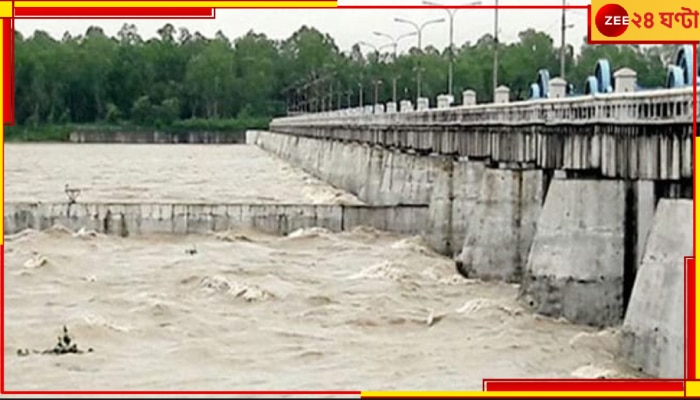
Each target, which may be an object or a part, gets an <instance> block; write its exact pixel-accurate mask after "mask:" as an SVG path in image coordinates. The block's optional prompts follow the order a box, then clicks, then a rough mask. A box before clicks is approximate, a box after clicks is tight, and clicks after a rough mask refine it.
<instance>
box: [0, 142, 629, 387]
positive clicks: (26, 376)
mask: <svg viewBox="0 0 700 400" xmlns="http://www.w3.org/2000/svg"><path fill="white" fill-rule="evenodd" d="M21 147H23V150H21V151H19V150H18V152H19V153H21V152H22V151H24V152H26V153H28V154H29V153H32V151H31V149H32V148H31V146H26V145H24V146H21ZM47 148H48V150H47ZM64 148H68V149H69V150H67V151H69V152H73V153H74V154H78V153H79V150H80V149H86V148H88V147H81V146H73V147H71V146H63V147H61V146H54V147H51V146H43V147H42V146H39V147H37V150H36V151H37V152H39V153H41V152H43V157H38V156H34V158H33V159H32V157H29V156H27V157H24V158H23V157H19V156H17V153H15V154H14V155H13V150H12V146H8V147H7V148H6V153H5V154H6V169H7V170H8V171H15V172H13V173H12V172H11V173H9V176H8V178H7V186H6V188H5V190H6V196H7V198H8V199H11V198H13V197H23V198H25V199H26V198H33V199H34V200H39V199H44V200H46V199H47V198H48V197H50V196H48V195H47V193H49V192H50V190H49V189H47V186H48V185H54V186H55V185H56V184H57V182H56V180H59V181H58V182H60V185H58V186H60V187H62V184H63V180H70V181H71V182H75V184H76V185H77V186H79V185H80V184H84V182H82V181H81V177H85V176H93V177H94V176H99V170H97V171H88V172H85V171H83V172H79V173H78V172H71V171H81V169H80V168H79V166H77V165H74V164H76V163H78V164H79V163H80V162H83V163H90V162H92V163H93V164H91V165H92V167H91V168H100V165H102V164H101V163H100V162H99V161H98V160H97V159H98V158H99V156H100V154H105V153H107V152H115V151H116V152H117V154H114V155H112V157H113V158H115V159H129V160H132V161H131V162H132V164H133V165H131V166H130V168H131V169H133V170H137V169H138V165H139V163H146V164H148V165H150V166H151V167H152V168H144V169H141V174H142V175H140V177H137V175H136V174H128V173H125V174H124V175H125V176H131V178H125V179H126V180H127V181H129V180H130V182H131V183H129V184H137V185H142V187H143V188H144V190H145V191H146V192H149V193H154V194H153V196H154V197H157V195H158V194H159V193H160V194H162V193H164V191H163V190H160V189H158V188H159V187H160V188H165V187H168V186H167V185H166V184H165V183H164V182H172V181H173V180H175V181H176V180H178V175H177V174H178V172H177V171H176V169H175V168H173V167H172V166H165V165H164V166H163V167H162V168H155V167H153V163H154V161H153V160H152V159H146V160H144V159H143V157H139V156H136V155H135V154H136V153H138V154H141V153H139V152H143V151H144V147H136V146H132V147H129V146H121V147H119V146H118V147H114V146H111V145H110V146H102V147H100V146H91V147H89V148H92V149H93V154H92V155H87V156H86V155H83V157H84V158H91V157H92V158H95V160H93V161H85V160H83V161H81V160H80V158H79V157H78V158H77V159H76V158H72V157H64V156H61V154H63V153H64V152H63V151H59V150H60V149H64ZM57 149H58V150H57ZM134 149H135V150H134ZM161 149H162V150H161ZM173 149H182V150H180V151H181V152H182V153H181V154H187V153H188V151H191V152H194V153H196V154H197V156H196V157H201V158H202V164H203V165H205V166H206V165H212V167H211V168H213V164H214V162H213V161H212V160H215V159H216V158H217V157H222V158H223V157H224V155H225V154H226V151H225V150H222V149H226V147H225V146H222V147H217V146H210V147H209V149H211V150H207V149H204V148H198V149H196V150H192V148H189V147H187V146H179V147H177V146H161V147H156V148H151V149H150V151H151V153H153V154H154V157H153V158H157V159H161V160H162V162H163V163H167V160H168V159H169V158H170V157H168V156H166V155H163V154H160V155H158V152H159V151H162V152H164V153H166V154H173ZM52 151H53V152H54V153H53V155H52V153H51V152H52ZM228 151H229V153H228V154H229V156H231V154H235V155H236V156H237V157H239V159H237V160H236V161H230V160H229V161H228V162H229V163H235V164H236V165H239V166H241V168H246V167H248V168H249V169H250V171H261V172H260V174H259V175H258V176H257V179H256V177H255V176H251V177H250V178H249V179H248V185H249V186H250V187H244V185H243V184H242V183H240V182H241V180H240V179H239V180H238V181H237V182H238V183H239V187H238V188H231V187H230V186H229V185H227V184H226V182H222V181H221V180H220V179H221V177H222V176H224V175H226V174H227V171H220V170H217V171H214V170H212V171H211V174H210V175H209V174H207V173H206V171H204V172H202V173H201V175H200V180H201V182H200V183H199V184H198V185H199V187H200V188H199V189H197V190H195V188H194V187H192V188H190V190H193V192H188V191H187V190H185V189H184V188H179V189H177V190H175V189H173V191H171V192H170V197H177V196H178V195H179V196H180V197H179V199H180V200H181V201H188V200H192V198H196V197H198V196H201V195H202V193H205V194H206V193H217V192H219V193H227V192H230V193H235V192H236V191H237V192H238V193H244V194H245V193H247V194H250V196H252V197H254V196H256V195H260V196H262V197H267V198H268V201H269V199H270V198H274V196H275V195H274V193H285V194H287V195H288V196H289V197H295V196H296V198H298V199H304V198H305V196H306V198H308V196H309V193H325V194H324V195H323V196H326V194H327V193H334V194H333V195H332V196H329V197H331V198H332V199H333V201H339V200H338V199H349V200H348V201H356V200H353V198H352V196H351V195H349V194H346V193H340V194H338V193H337V191H336V190H335V189H333V188H330V187H325V186H322V185H321V184H320V183H319V182H317V181H315V180H313V178H310V177H308V176H306V175H305V174H304V173H303V172H301V171H298V170H295V169H293V168H291V167H289V166H288V165H285V164H284V163H281V161H279V160H275V159H272V158H270V157H269V156H267V155H265V154H264V153H263V154H261V153H259V151H258V150H257V149H251V148H247V147H245V146H240V147H238V148H235V149H232V147H228ZM134 152H136V153H134ZM181 157H184V156H181ZM193 157H195V156H193ZM246 157H249V158H247V159H246ZM193 163H194V161H193ZM32 165H34V166H35V168H33V167H32ZM50 165H66V166H67V167H65V168H63V169H59V170H58V171H54V170H53V169H52V168H51V167H50ZM261 165H264V166H265V167H261ZM271 166H276V168H279V170H274V169H272V168H271ZM103 168H105V169H106V170H111V171H112V172H111V173H112V174H117V170H116V169H115V167H114V166H112V165H109V166H108V165H105V166H104V167H103ZM200 168H204V166H200ZM163 169H165V170H166V171H168V172H167V173H164V172H163ZM282 169H285V170H282ZM18 171H24V172H22V173H20V172H18ZM239 173H241V172H240V171H239ZM248 173H249V174H250V173H251V172H248ZM276 173H280V174H288V175H287V176H295V177H298V179H296V178H295V179H287V180H286V181H280V180H279V179H277V178H275V174H276ZM13 174H15V175H14V177H12V176H13ZM33 174H34V175H36V179H37V180H38V181H39V182H43V183H41V184H37V185H35V188H34V189H32V188H31V187H30V185H27V184H23V183H21V182H24V180H28V179H32V176H33ZM72 174H73V175H72ZM182 174H183V175H184V176H189V175H188V174H191V172H185V171H183V172H182ZM230 174H234V172H230ZM117 175H118V174H117ZM20 176H23V177H24V179H20V178H19V177H20ZM83 179H87V178H83ZM266 179H270V180H267V181H266ZM275 179H277V180H275ZM151 180H152V181H154V182H156V181H157V182H161V183H160V184H158V185H154V186H152V187H149V186H148V183H147V182H149V181H151ZM234 180H235V179H234ZM139 182H140V183H139ZM269 182H273V183H274V185H273V186H269V185H267V184H268V183H269ZM309 182H310V183H309ZM159 185H160V186H159ZM309 185H312V187H313V190H311V189H309ZM93 187H95V193H100V196H95V197H98V198H101V199H104V198H106V197H109V186H108V185H107V184H103V185H102V186H100V185H98V184H94V185H93ZM51 193H53V192H51ZM124 193H125V191H124V190H121V191H120V190H118V189H115V192H114V197H116V198H119V197H120V196H124ZM266 193H268V194H266ZM269 193H271V194H269ZM20 194H21V196H19V195H20ZM188 196H190V197H188ZM162 197H163V198H168V196H162ZM283 200H284V199H279V200H278V201H283ZM309 201H310V200H309ZM5 262H6V265H5V321H6V325H5V366H6V370H5V374H6V378H5V379H6V380H5V386H6V389H7V390H37V389H42V390H324V389H326V390H399V389H400V390H481V379H482V378H487V377H489V378H523V377H532V378H555V377H557V378H570V377H586V378H593V377H601V376H604V377H631V376H634V373H633V372H632V371H629V370H627V369H626V368H625V367H624V365H622V364H620V363H619V362H617V361H616V359H615V352H616V346H617V340H618V335H617V333H616V332H615V330H606V331H597V330H593V329H590V328H586V327H581V326H576V325H572V324H570V323H568V322H566V321H562V320H552V319H549V318H544V317H540V316H537V315H534V314H531V313H529V312H528V311H526V310H524V309H523V308H521V307H520V306H519V304H518V303H517V302H516V301H515V298H516V295H517V290H518V289H517V286H514V285H508V284H503V283H484V282H479V281H474V280H466V279H464V278H462V277H461V276H459V275H457V274H456V273H455V268H454V264H453V262H452V261H451V260H450V259H448V258H445V257H443V256H441V255H438V254H436V253H434V252H433V251H432V250H431V249H430V248H429V247H428V246H426V245H425V244H424V243H423V241H422V240H421V239H420V238H418V237H405V236H396V235H392V234H388V233H385V232H378V231H375V230H372V229H368V228H365V229H356V230H354V231H352V232H343V233H331V232H327V231H324V230H321V229H318V228H314V229H306V230H302V231H297V232H294V233H292V234H290V235H289V236H287V237H277V236H270V235H265V234H262V233H260V232H254V231H246V232H243V231H237V232H220V233H211V234H208V235H199V236H187V237H183V236H179V237H173V236H151V237H132V238H118V237H111V236H110V237H107V236H103V235H101V234H98V233H95V232H86V231H84V230H81V231H79V232H71V231H68V230H67V229H65V228H62V227H60V226H56V227H54V228H53V229H51V230H48V231H44V232H36V231H25V232H22V233H20V234H17V235H13V236H6V238H5ZM63 325H67V326H68V328H69V331H70V332H71V334H72V335H73V337H74V339H75V341H76V342H77V344H78V346H79V347H80V348H83V349H87V348H92V349H94V351H93V352H91V353H86V354H80V355H64V356H49V355H40V354H31V355H30V356H26V357H20V356H18V355H17V350H18V349H25V348H26V349H38V350H42V349H46V348H51V347H52V346H53V345H54V344H55V341H56V337H57V336H58V335H59V334H60V333H61V328H62V326H63Z"/></svg>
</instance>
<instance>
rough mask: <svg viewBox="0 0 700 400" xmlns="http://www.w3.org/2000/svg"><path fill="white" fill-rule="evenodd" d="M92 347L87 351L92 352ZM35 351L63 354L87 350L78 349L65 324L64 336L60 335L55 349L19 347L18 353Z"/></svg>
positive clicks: (80, 352)
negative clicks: (40, 349) (42, 349)
mask: <svg viewBox="0 0 700 400" xmlns="http://www.w3.org/2000/svg"><path fill="white" fill-rule="evenodd" d="M92 351H93V350H92V348H88V349H87V352H88V353H92ZM31 353H34V354H56V355H63V354H83V353H85V351H83V350H80V349H78V344H77V343H75V342H74V341H73V339H72V338H71V337H70V335H69V334H68V328H67V327H66V326H65V325H64V326H63V336H59V337H58V342H57V343H56V346H54V347H53V349H48V350H44V351H38V350H33V351H31V352H30V351H29V349H18V350H17V355H18V356H20V357H23V356H28V355H29V354H31Z"/></svg>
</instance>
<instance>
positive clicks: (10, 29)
mask: <svg viewBox="0 0 700 400" xmlns="http://www.w3.org/2000/svg"><path fill="white" fill-rule="evenodd" d="M163 1H168V2H177V1H178V0H163ZM310 1H314V0H310ZM319 1H320V0H319ZM260 2H261V3H264V2H265V1H264V0H260ZM224 8H232V7H224ZM245 8H262V7H245ZM295 8H298V7H295ZM305 8H320V7H305ZM322 8H326V7H322ZM337 8H346V9H416V8H423V9H430V8H446V7H445V6H338V7H337ZM450 8H473V9H478V8H482V9H493V8H495V7H493V6H491V7H489V6H454V7H453V6H450ZM498 8H499V9H562V8H567V9H586V10H588V33H589V38H590V31H591V15H590V14H591V13H590V9H591V7H590V5H588V6H566V7H562V6H525V5H513V6H499V7H498ZM14 10H15V16H16V17H18V18H33V19H41V18H42V16H40V15H43V16H44V17H43V18H50V19H61V18H63V19H71V18H81V17H82V18H89V16H88V15H87V14H89V13H87V12H86V10H89V11H90V14H91V15H92V16H93V17H95V16H100V17H103V18H154V19H155V18H158V17H161V18H163V17H165V18H167V17H168V16H170V17H177V18H214V17H215V11H216V10H215V9H213V8H206V7H167V8H165V7H164V8H160V7H107V8H103V7H91V8H82V7H71V8H64V7H41V8H33V9H32V8H14ZM183 10H191V12H192V13H189V12H185V11H183ZM115 11H118V12H120V14H121V13H122V12H124V13H129V15H125V16H122V17H117V16H115V14H114V12H115ZM205 11H206V14H205ZM74 15H75V16H74ZM3 30H4V33H5V36H4V40H3V44H4V46H3V56H4V59H3V61H4V62H3V68H4V74H5V75H4V77H3V83H4V85H5V92H4V93H3V99H4V105H5V106H4V107H3V120H4V122H5V123H6V124H12V123H14V21H13V19H4V21H3ZM8 33H9V34H8ZM589 43H590V44H612V43H608V42H601V43H596V42H590V41H589ZM8 44H9V46H8ZM614 44H639V43H638V42H629V43H623V42H619V43H618V42H616V43H614ZM645 44H687V42H658V43H656V42H655V43H649V42H645ZM693 51H694V54H695V57H694V65H695V68H694V71H697V48H696V46H694V47H693ZM696 75H697V74H695V76H694V83H695V85H694V88H693V92H694V95H695V96H694V98H693V104H694V105H695V107H697V104H696V99H697V76H696ZM693 122H694V128H693V134H694V140H693V155H694V154H695V140H697V139H696V137H697V115H696V113H693ZM3 154H4V146H3ZM3 159H4V158H3ZM693 166H694V159H693ZM693 171H695V170H694V169H693ZM3 173H4V170H3ZM3 189H4V188H3ZM3 199H4V190H3ZM693 199H695V180H693ZM693 215H694V216H695V207H693ZM693 226H694V228H695V220H694V219H693ZM693 232H695V231H693ZM0 251H2V254H0V267H3V269H4V246H2V245H0ZM693 254H695V242H693ZM685 267H686V268H685V275H686V285H685V289H686V302H685V308H686V310H685V311H686V329H685V330H684V333H685V334H686V350H687V351H686V360H685V361H686V379H688V380H693V379H695V378H696V368H695V361H696V357H695V349H696V343H695V331H696V329H695V328H696V327H695V317H696V316H695V311H696V307H695V299H696V293H695V276H696V272H695V260H694V258H692V257H686V258H685ZM4 284H5V282H4V276H3V275H2V274H0V290H2V293H4ZM0 308H1V309H0V325H1V329H0V340H1V341H2V343H4V339H5V332H4V325H5V324H4V314H5V313H4V311H5V310H4V294H0ZM0 352H2V357H3V360H4V355H5V354H4V347H3V348H2V349H0ZM4 371H5V365H4V361H3V362H2V363H0V393H2V394H17V395H24V394H48V395H51V394H56V395H79V394H98V395H99V394H106V395H110V394H112V395H115V394H150V395H159V394H165V395H170V394H204V395H224V394H227V395H230V394H242V395H252V394H272V395H287V394H301V395H304V394H306V395H323V394H329V395H356V396H359V395H361V392H360V391H38V392H37V391H5V379H4V378H5V374H4ZM487 388H488V389H490V390H489V391H491V392H493V391H504V390H508V391H532V390H536V391H652V390H653V391H684V390H685V382H683V381H679V380H663V379H658V380H657V379H655V380H639V379H630V380H585V379H581V380H556V379H543V380H536V379H529V380H526V379H523V380H516V379H504V380H499V379H484V381H483V390H487Z"/></svg>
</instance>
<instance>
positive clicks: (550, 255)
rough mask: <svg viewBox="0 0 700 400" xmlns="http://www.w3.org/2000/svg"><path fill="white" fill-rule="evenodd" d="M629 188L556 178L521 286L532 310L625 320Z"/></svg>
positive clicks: (602, 321)
mask: <svg viewBox="0 0 700 400" xmlns="http://www.w3.org/2000/svg"><path fill="white" fill-rule="evenodd" d="M629 185H630V184H629V183H626V182H622V181H613V180H595V179H588V180H583V179H571V180H566V179H559V178H555V179H554V180H552V183H551V185H550V187H549V192H548V193H547V199H546V200H545V204H544V208H543V210H542V214H541V216H540V220H539V223H538V226H537V234H536V236H535V239H534V243H533V245H532V250H531V253H530V258H529V260H528V263H527V268H526V271H525V277H524V279H523V283H522V286H521V292H520V296H519V298H520V300H521V301H523V302H524V303H525V305H526V306H530V307H531V308H533V309H534V310H535V311H536V312H538V313H540V314H543V315H547V316H551V317H555V318H556V317H564V318H566V319H568V320H569V321H572V322H574V323H580V324H587V325H594V326H608V325H614V324H617V323H619V322H620V321H621V320H622V316H623V307H624V304H623V303H624V297H623V288H624V278H625V276H624V272H625V261H626V260H625V246H626V244H627V245H629V243H631V242H632V240H630V238H629V236H628V237H627V238H626V236H625V235H626V232H625V225H626V224H625V219H626V217H628V215H627V214H626V203H627V201H628V199H627V194H628V190H629ZM628 234H629V233H628ZM634 243H635V246H636V241H634ZM627 261H628V262H629V260H627Z"/></svg>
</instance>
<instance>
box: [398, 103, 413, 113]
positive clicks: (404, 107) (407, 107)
mask: <svg viewBox="0 0 700 400" xmlns="http://www.w3.org/2000/svg"><path fill="white" fill-rule="evenodd" d="M399 107H400V111H401V112H411V111H413V104H412V103H411V101H410V100H401V102H400V103H399Z"/></svg>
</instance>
